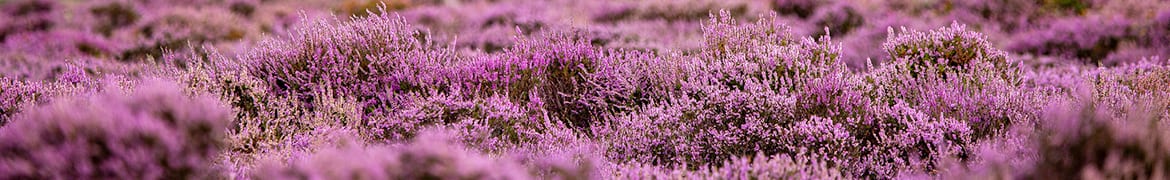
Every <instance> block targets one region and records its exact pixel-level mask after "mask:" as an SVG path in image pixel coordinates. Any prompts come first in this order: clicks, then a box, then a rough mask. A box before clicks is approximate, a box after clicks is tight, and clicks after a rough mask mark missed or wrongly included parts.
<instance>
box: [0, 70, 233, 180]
mask: <svg viewBox="0 0 1170 180" xmlns="http://www.w3.org/2000/svg"><path fill="white" fill-rule="evenodd" d="M132 94H133V95H130V96H125V95H121V94H118V92H107V93H104V94H103V95H100V96H94V97H79V99H76V100H57V101H56V102H55V103H53V104H51V105H47V106H42V107H38V108H37V109H34V110H31V111H29V112H26V113H23V114H22V115H18V116H17V117H16V118H15V119H14V120H13V121H12V123H10V124H9V125H6V126H5V127H4V128H3V130H2V131H0V132H2V134H0V149H2V150H0V151H4V152H5V153H3V155H0V162H2V165H0V172H2V173H0V176H2V177H5V178H18V179H19V178H66V179H72V178H192V177H210V176H212V172H213V171H212V169H211V168H212V167H211V162H212V160H211V158H212V157H213V156H214V155H215V154H216V153H217V152H218V149H219V148H221V147H222V141H223V139H222V138H223V134H222V133H223V127H224V125H225V124H226V123H227V122H228V121H229V116H228V114H227V113H226V111H224V110H223V109H221V107H220V105H217V104H215V103H214V102H210V101H207V100H206V99H190V98H188V97H187V96H186V95H183V94H181V93H180V92H178V91H177V90H175V89H174V87H173V86H170V85H167V84H148V85H145V86H143V87H141V88H138V89H137V90H136V91H135V92H133V93H132Z"/></svg>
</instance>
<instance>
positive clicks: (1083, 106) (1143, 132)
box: [1022, 86, 1170, 179]
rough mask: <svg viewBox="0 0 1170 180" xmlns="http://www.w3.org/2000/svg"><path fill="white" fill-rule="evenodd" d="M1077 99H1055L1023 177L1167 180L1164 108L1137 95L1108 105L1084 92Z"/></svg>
mask: <svg viewBox="0 0 1170 180" xmlns="http://www.w3.org/2000/svg"><path fill="white" fill-rule="evenodd" d="M1103 88H1118V87H1109V86H1106V87H1103ZM1083 91H1084V90H1082V92H1081V93H1083ZM1078 96H1082V98H1080V99H1078V100H1073V101H1058V102H1055V103H1053V104H1052V105H1051V106H1053V107H1049V108H1048V110H1047V111H1048V112H1046V116H1045V119H1044V120H1045V123H1042V127H1045V131H1043V132H1041V133H1040V138H1039V139H1038V141H1039V143H1038V144H1039V145H1038V146H1037V147H1036V148H1037V152H1038V153H1039V154H1040V156H1039V158H1038V159H1037V162H1036V164H1035V166H1036V167H1035V169H1034V170H1033V171H1032V172H1024V173H1022V174H1023V176H1024V177H1041V176H1043V177H1053V176H1057V177H1061V178H1154V179H1156V178H1161V177H1162V176H1165V172H1166V171H1167V170H1170V169H1167V167H1166V164H1167V160H1170V158H1168V157H1167V152H1168V151H1170V149H1167V148H1166V143H1167V141H1166V137H1167V135H1166V134H1164V133H1165V132H1166V131H1165V128H1166V125H1165V124H1164V123H1161V122H1159V121H1164V120H1165V119H1166V118H1165V117H1164V116H1165V115H1166V114H1165V113H1164V112H1165V106H1164V105H1162V106H1158V105H1154V104H1151V103H1145V102H1151V101H1146V100H1144V99H1145V98H1142V96H1137V97H1135V98H1134V99H1130V101H1124V102H1122V104H1117V105H1114V106H1109V105H1108V103H1107V102H1094V101H1098V100H1097V98H1094V97H1091V96H1090V95H1088V94H1078ZM1146 97H1147V98H1148V96H1146ZM1101 100H1104V99H1101ZM1085 101H1088V102H1085ZM1113 108H1119V109H1113ZM1117 111H1120V112H1121V113H1116V112H1117ZM1159 111H1161V112H1159Z"/></svg>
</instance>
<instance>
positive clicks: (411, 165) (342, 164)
mask: <svg viewBox="0 0 1170 180" xmlns="http://www.w3.org/2000/svg"><path fill="white" fill-rule="evenodd" d="M449 141H450V140H448V139H445V137H443V136H440V135H433V134H428V135H423V136H420V137H419V138H417V139H415V140H414V141H413V142H412V143H410V144H407V145H404V146H401V147H370V148H358V147H350V148H344V149H336V150H327V151H324V152H320V153H317V154H315V155H313V156H311V157H305V158H304V159H301V160H296V161H294V162H291V163H290V164H289V165H288V166H287V167H280V166H276V167H268V169H266V170H264V171H262V172H260V173H258V174H257V177H258V178H259V179H290V178H307V179H338V178H345V179H422V178H438V179H530V178H532V177H531V176H530V175H529V174H527V172H525V169H524V167H522V166H519V165H518V164H515V163H513V162H510V161H506V160H493V159H490V158H488V157H485V156H482V155H479V154H478V153H474V152H467V150H465V149H463V148H462V147H461V146H458V145H454V144H451V142H449Z"/></svg>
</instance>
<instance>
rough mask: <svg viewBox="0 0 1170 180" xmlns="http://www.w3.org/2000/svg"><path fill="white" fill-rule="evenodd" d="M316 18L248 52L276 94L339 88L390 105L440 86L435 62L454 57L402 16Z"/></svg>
mask: <svg viewBox="0 0 1170 180" xmlns="http://www.w3.org/2000/svg"><path fill="white" fill-rule="evenodd" d="M314 23H316V24H311V25H307V26H304V27H301V28H299V29H298V30H296V31H295V32H294V34H292V35H290V37H289V38H288V39H271V40H268V41H265V42H264V43H263V44H262V45H261V46H260V47H258V48H256V49H254V50H253V51H252V52H250V53H248V55H246V56H247V57H245V58H246V59H248V61H250V62H249V65H248V68H249V73H250V74H252V75H253V76H255V77H258V78H261V79H263V80H264V81H265V82H266V84H268V86H269V87H268V88H269V89H270V91H272V92H274V93H277V94H279V95H291V96H297V97H299V99H302V100H308V99H311V97H310V95H311V93H312V92H313V91H320V90H325V88H327V87H330V88H337V89H330V90H333V91H334V92H337V93H342V94H349V95H353V96H354V97H355V98H357V100H358V101H359V103H362V104H363V105H365V107H363V108H366V109H365V110H366V111H375V110H383V108H393V106H394V105H395V104H397V103H398V102H397V101H398V100H400V99H401V98H402V96H401V95H403V94H406V93H409V92H423V91H422V90H425V89H429V88H432V87H437V86H443V84H438V82H442V81H441V80H443V79H441V78H442V76H441V75H442V74H441V71H436V70H437V69H439V68H438V67H439V66H438V64H440V63H443V62H451V61H456V60H458V59H457V58H458V57H457V56H456V54H454V52H453V51H451V50H449V49H445V48H440V47H439V46H440V45H437V44H434V43H432V42H430V41H429V40H427V39H426V38H427V37H429V36H427V35H425V34H422V33H421V32H419V31H417V30H415V29H413V28H411V26H409V25H407V24H406V23H405V22H404V19H402V18H401V17H397V16H393V15H389V14H382V15H379V16H371V17H370V18H364V19H355V20H354V21H349V22H337V21H331V20H325V19H322V20H320V21H316V22H314ZM367 107H368V108H367Z"/></svg>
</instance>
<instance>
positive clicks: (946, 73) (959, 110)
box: [865, 24, 1038, 137]
mask: <svg viewBox="0 0 1170 180" xmlns="http://www.w3.org/2000/svg"><path fill="white" fill-rule="evenodd" d="M890 33H891V35H890V40H888V41H887V42H886V44H884V45H883V46H884V48H885V49H886V51H888V52H889V53H890V56H891V59H893V62H892V63H891V64H889V65H887V66H885V67H881V68H879V69H877V70H874V72H873V73H871V74H869V75H867V76H866V77H865V81H866V82H867V83H868V84H870V85H872V86H871V88H872V89H870V90H869V92H868V93H867V94H873V95H876V96H877V98H879V99H878V100H879V102H882V103H885V104H889V105H892V104H896V103H908V105H909V106H911V107H914V108H915V109H920V110H923V111H925V112H926V113H928V114H931V115H932V116H944V117H951V118H955V119H959V120H963V121H968V122H970V124H969V125H971V126H972V129H974V130H975V134H976V135H977V136H980V137H985V136H987V135H991V134H994V131H997V130H999V129H1002V128H1003V127H1007V126H1009V125H1010V123H1011V122H1012V121H1014V120H1021V119H1028V118H1030V117H1034V115H1035V113H1036V112H1035V111H1036V110H1037V109H1038V108H1037V107H1033V105H1034V104H1033V103H1031V102H1030V101H1033V100H1035V98H1034V96H1035V91H1034V90H1032V89H1030V88H1024V87H1022V77H1021V75H1020V71H1021V70H1020V68H1019V65H1018V62H1016V61H1014V60H1013V59H1010V58H1009V57H1008V56H1007V54H1006V53H1004V52H1003V51H1000V50H998V49H996V48H994V47H992V45H991V43H989V42H987V40H986V39H985V38H984V37H983V36H982V35H980V34H979V33H976V32H971V31H967V30H965V27H964V26H961V25H957V24H955V25H951V26H950V27H944V28H941V29H938V30H932V31H929V32H920V31H912V30H905V29H903V32H902V33H901V34H894V32H893V30H890Z"/></svg>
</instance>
